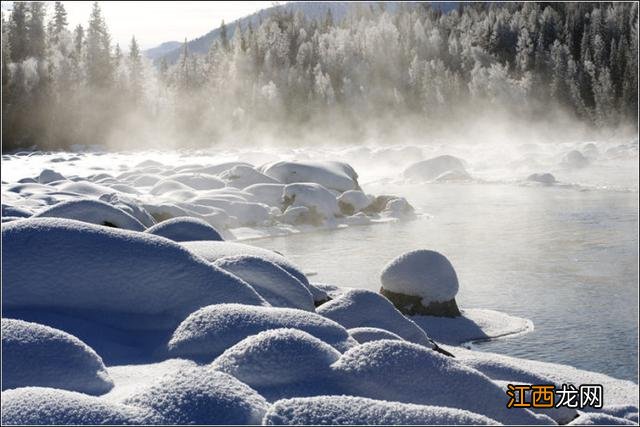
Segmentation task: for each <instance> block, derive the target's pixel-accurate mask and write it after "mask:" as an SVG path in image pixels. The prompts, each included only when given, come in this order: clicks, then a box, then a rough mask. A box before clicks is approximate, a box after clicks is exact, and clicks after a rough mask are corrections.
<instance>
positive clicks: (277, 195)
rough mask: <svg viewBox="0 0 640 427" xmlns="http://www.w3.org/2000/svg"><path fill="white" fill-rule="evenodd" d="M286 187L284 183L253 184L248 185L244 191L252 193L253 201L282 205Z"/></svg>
mask: <svg viewBox="0 0 640 427" xmlns="http://www.w3.org/2000/svg"><path fill="white" fill-rule="evenodd" d="M284 187H285V186H284V184H253V185H250V186H248V187H246V188H245V189H244V191H245V192H247V193H249V194H251V197H252V200H251V201H253V202H258V203H264V204H267V205H269V206H276V207H280V206H282V201H283V200H282V194H283V193H284Z"/></svg>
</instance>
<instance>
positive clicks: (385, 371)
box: [333, 340, 551, 424]
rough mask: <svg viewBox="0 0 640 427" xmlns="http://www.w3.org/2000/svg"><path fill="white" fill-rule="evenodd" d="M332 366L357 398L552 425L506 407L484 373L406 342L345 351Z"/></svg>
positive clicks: (384, 342)
mask: <svg viewBox="0 0 640 427" xmlns="http://www.w3.org/2000/svg"><path fill="white" fill-rule="evenodd" d="M333 368H334V371H335V372H336V373H337V374H339V375H340V376H341V378H342V380H343V381H344V387H345V388H346V390H348V391H349V392H350V393H349V394H353V395H357V396H363V397H370V398H373V399H380V400H391V401H398V402H405V403H417V404H429V405H437V406H446V407H450V408H459V409H465V410H468V411H471V412H475V413H478V414H482V415H486V416H488V417H490V418H492V419H494V420H497V421H499V422H502V423H506V424H534V423H535V424H538V423H539V421H545V420H546V421H549V422H550V421H551V419H549V418H548V417H544V416H536V415H534V414H532V413H531V412H529V411H528V410H518V411H513V410H509V409H507V407H506V401H505V393H504V391H503V390H502V389H501V388H500V387H499V386H497V385H496V384H494V383H493V382H492V381H491V380H490V379H489V378H488V377H486V376H485V375H484V374H481V373H480V372H478V371H476V370H474V369H471V368H469V367H467V366H465V365H463V364H462V363H460V362H458V361H457V360H456V359H454V358H451V357H446V356H443V355H441V354H439V353H437V352H435V351H432V350H430V349H427V348H426V347H423V346H420V345H416V344H412V343H408V342H405V341H396V340H382V341H373V342H369V343H365V344H361V345H359V346H357V347H354V348H352V349H350V350H348V351H347V352H345V353H344V354H343V355H342V356H341V357H340V359H339V360H338V361H337V362H336V363H334V364H333ZM478 396H482V398H478ZM538 417H540V418H538ZM542 418H543V420H542Z"/></svg>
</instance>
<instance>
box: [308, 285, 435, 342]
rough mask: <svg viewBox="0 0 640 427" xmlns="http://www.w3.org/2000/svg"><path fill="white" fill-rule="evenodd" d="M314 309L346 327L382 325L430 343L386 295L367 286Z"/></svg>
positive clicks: (418, 340)
mask: <svg viewBox="0 0 640 427" xmlns="http://www.w3.org/2000/svg"><path fill="white" fill-rule="evenodd" d="M316 311H317V313H318V314H321V315H323V316H325V317H327V318H329V319H331V320H334V321H336V322H338V323H339V324H341V325H342V326H344V327H345V328H347V329H352V328H360V327H374V328H379V329H384V330H386V331H389V332H392V333H394V334H396V335H398V336H400V337H402V338H403V339H405V340H407V341H411V342H414V343H416V344H421V345H426V346H429V347H432V344H431V342H430V340H429V337H428V336H427V334H426V333H425V331H423V330H422V329H421V328H420V327H419V326H418V325H416V324H415V323H414V322H413V321H411V320H409V319H408V318H406V317H405V316H403V315H402V313H400V312H399V311H398V310H397V309H396V308H395V307H394V306H393V304H392V303H391V302H389V300H388V299H386V298H385V297H383V296H381V295H379V294H377V293H375V292H372V291H369V290H367V289H351V290H349V291H347V292H345V293H344V294H342V295H341V296H339V297H338V298H335V299H333V300H331V301H329V302H326V303H324V304H322V305H321V306H320V307H318V309H317V310H316ZM358 341H359V340H358Z"/></svg>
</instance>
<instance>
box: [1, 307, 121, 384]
mask: <svg viewBox="0 0 640 427" xmlns="http://www.w3.org/2000/svg"><path fill="white" fill-rule="evenodd" d="M27 386H40V387H53V388H59V389H64V390H72V391H78V392H81V393H86V394H96V395H97V394H103V393H106V392H107V391H109V390H110V389H111V388H112V387H113V382H112V381H111V378H109V374H108V373H107V371H106V369H105V367H104V364H103V363H102V359H101V358H100V356H98V355H97V354H96V352H95V351H93V349H91V348H90V347H89V346H88V345H86V344H85V343H83V342H82V341H80V340H79V339H78V338H76V337H74V336H73V335H70V334H68V333H66V332H63V331H60V330H58V329H53V328H50V327H48V326H44V325H39V324H37V323H30V322H24V321H22V320H16V319H6V318H4V319H2V389H3V390H6V389H8V388H18V387H27Z"/></svg>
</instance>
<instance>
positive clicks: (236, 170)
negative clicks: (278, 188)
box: [218, 165, 278, 188]
mask: <svg viewBox="0 0 640 427" xmlns="http://www.w3.org/2000/svg"><path fill="white" fill-rule="evenodd" d="M218 176H219V177H220V179H222V180H223V181H225V182H226V183H227V185H229V186H231V187H236V188H245V187H248V186H250V185H254V184H278V181H277V180H275V179H273V178H271V177H269V176H267V175H265V174H263V173H261V172H258V171H257V170H255V169H254V168H252V167H251V166H246V165H237V166H234V167H232V168H231V169H228V170H226V171H224V172H222V173H221V174H220V175H218Z"/></svg>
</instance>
